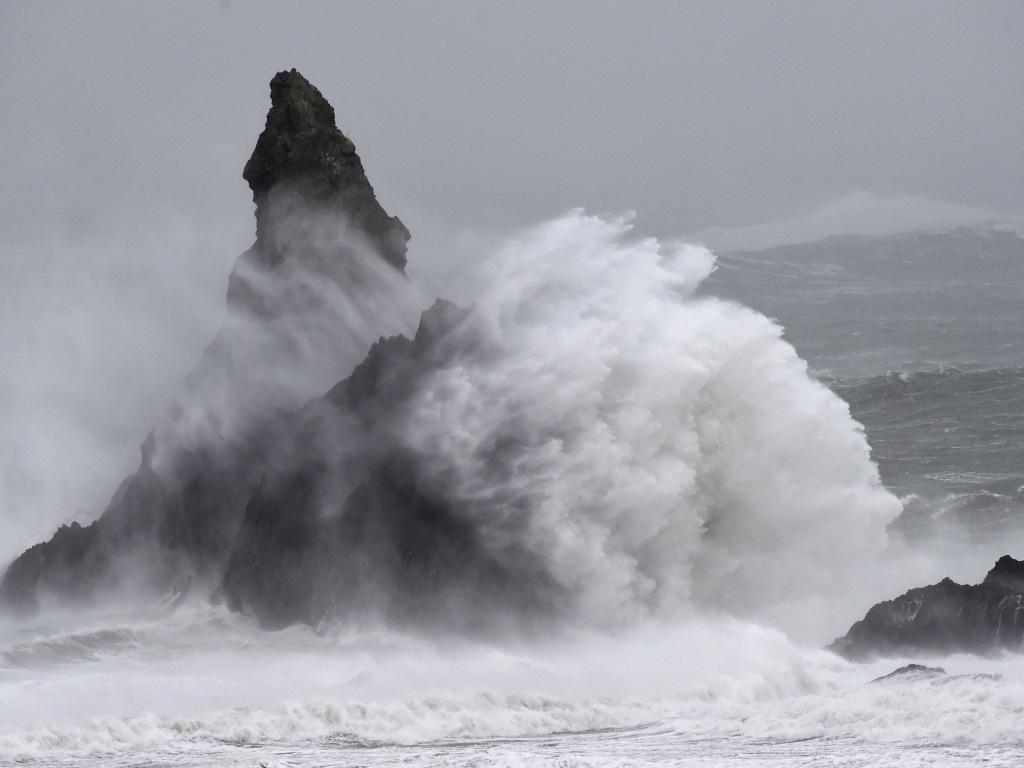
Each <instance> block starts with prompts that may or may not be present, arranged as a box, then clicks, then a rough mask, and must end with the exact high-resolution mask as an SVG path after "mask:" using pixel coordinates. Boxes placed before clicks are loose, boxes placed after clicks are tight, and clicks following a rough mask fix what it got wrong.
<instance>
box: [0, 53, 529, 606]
mask: <svg viewBox="0 0 1024 768" xmlns="http://www.w3.org/2000/svg"><path fill="white" fill-rule="evenodd" d="M271 101H272V104H271V108H270V111H269V114H268V116H267V124H266V128H265V130H264V131H263V133H262V134H261V135H260V137H259V140H258V141H257V144H256V148H255V150H254V152H253V154H252V157H251V158H250V160H249V162H248V163H247V164H246V166H245V170H244V174H243V175H244V178H245V179H246V180H247V181H248V182H249V185H250V187H251V188H252V191H253V198H254V201H255V203H256V219H257V235H256V242H255V244H254V245H253V247H252V248H251V249H250V250H249V251H247V252H246V253H245V254H243V255H242V256H241V257H240V258H239V260H238V262H237V263H236V266H235V269H234V270H233V272H232V275H231V278H230V280H229V287H228V310H229V314H228V319H227V321H226V322H225V326H224V328H223V329H222V330H221V332H220V333H219V334H218V336H217V338H216V339H215V340H214V341H213V343H212V344H211V345H210V346H209V347H208V348H207V350H206V352H205V353H204V355H203V358H202V360H201V361H200V362H199V364H198V366H197V368H196V370H195V371H194V372H193V373H192V374H190V376H189V377H188V379H187V380H186V382H185V385H184V392H183V395H182V397H181V398H179V401H178V402H176V403H175V405H174V406H172V408H171V410H170V413H169V414H168V416H167V417H166V418H165V419H164V420H163V421H162V422H161V423H160V424H158V426H157V427H156V428H155V429H154V431H153V432H152V433H151V434H150V436H149V437H148V438H147V440H146V442H145V444H144V445H143V448H142V462H141V465H140V467H139V469H138V471H137V472H136V473H135V474H133V475H132V476H130V477H128V478H127V479H126V480H125V481H124V482H123V483H122V485H121V487H120V488H119V489H118V491H117V492H116V493H115V495H114V497H113V498H112V500H111V502H110V504H109V506H108V507H107V509H106V511H105V512H104V513H103V514H102V515H101V516H100V517H99V519H97V520H96V521H95V522H93V523H92V524H91V525H87V526H82V525H79V524H77V523H75V524H72V525H70V526H62V527H61V528H60V529H59V530H58V531H57V532H56V533H55V534H54V535H53V537H52V538H51V539H50V540H49V541H47V542H43V543H40V544H37V545H35V546H34V547H31V548H30V549H28V550H27V551H26V552H24V553H23V554H22V555H21V556H19V557H18V558H17V559H16V560H15V561H14V562H13V563H12V564H11V565H10V566H9V568H8V569H7V571H6V572H5V573H4V575H3V578H2V580H0V606H3V607H5V608H7V609H8V610H15V611H22V612H24V611H32V610H34V609H36V608H38V607H39V606H40V605H43V604H48V603H56V604H72V605H85V604H88V603H89V602H91V601H93V600H95V599H97V598H99V597H100V596H103V595H108V596H109V595H111V594H114V595H116V594H119V593H135V594H138V595H141V596H143V597H146V598H151V597H153V596H161V595H165V596H166V595H170V596H172V597H174V598H175V599H180V597H181V596H182V593H183V592H184V591H185V590H187V589H189V588H194V587H195V586H198V585H202V586H203V587H204V588H205V589H207V590H208V591H209V592H211V593H213V594H214V596H220V597H223V598H224V599H226V600H227V601H228V603H229V604H230V605H231V606H233V607H235V608H236V609H239V610H244V611H246V612H248V613H251V614H253V615H254V616H256V617H257V618H258V619H259V620H260V621H261V622H263V623H264V624H266V625H268V626H282V625H284V624H288V623H292V622H296V621H302V622H309V623H316V622H318V621H320V620H321V619H323V618H325V617H326V616H329V615H330V614H332V613H337V612H340V611H342V610H346V611H349V612H352V611H360V610H368V606H369V605H370V604H371V603H373V605H374V606H375V610H376V611H377V612H378V613H383V614H388V615H391V614H393V615H396V616H404V615H406V614H409V615H412V614H416V615H422V616H426V615H428V614H429V615H430V616H433V617H436V618H437V620H439V621H442V622H443V621H445V618H444V610H439V606H438V605H436V604H432V603H430V601H429V600H427V599H425V596H426V595H428V594H431V593H435V592H436V591H437V590H438V589H440V588H441V586H443V585H444V584H446V583H449V582H451V583H454V582H455V581H458V582H459V583H461V584H469V585H471V587H470V588H467V590H468V592H474V593H478V594H479V593H494V594H498V593H500V594H501V595H502V597H503V599H504V598H507V601H506V602H507V603H508V605H509V606H510V608H511V607H514V606H515V605H518V604H520V603H522V602H523V601H530V600H532V599H533V597H532V596H531V595H532V593H531V595H526V594H525V593H521V591H519V590H517V587H516V584H515V581H514V580H513V579H512V577H511V575H510V574H509V572H508V570H507V569H506V568H504V567H503V566H501V565H500V564H498V563H497V562H495V561H493V560H492V559H488V557H487V556H485V555H484V554H483V551H482V550H481V549H480V548H479V547H476V546H475V542H474V540H473V533H472V531H471V530H470V529H469V528H468V527H467V526H466V525H465V524H463V523H460V522H458V521H457V520H456V519H455V517H453V516H452V514H451V510H450V509H448V508H447V507H446V505H445V502H444V500H443V499H442V498H439V497H437V496H432V495H431V494H430V493H429V492H428V491H425V490H424V489H421V488H420V487H419V486H418V484H417V474H416V467H415V457H409V456H405V455H402V454H401V452H399V451H397V450H395V449H393V448H391V447H390V446H388V445H387V444H386V441H384V442H382V443H381V444H380V445H379V446H378V447H376V448H374V449H372V450H371V449H370V448H368V447H367V448H365V450H364V449H363V448H362V447H360V446H356V447H355V448H351V449H350V448H348V447H346V448H345V450H343V451H341V454H344V455H340V454H339V453H338V451H334V452H332V451H331V450H326V449H325V450H323V451H320V450H318V449H319V448H322V447H323V445H322V444H323V443H325V442H326V441H329V440H334V439H336V436H335V435H334V434H333V433H332V431H331V425H332V424H337V423H338V422H339V420H348V421H350V422H352V424H354V425H356V426H357V427H358V425H360V424H371V423H372V422H373V421H374V419H377V418H379V417H382V415H383V414H386V412H387V408H388V404H389V403H393V402H394V401H396V400H398V399H400V398H401V397H402V388H403V386H407V385H408V382H409V381H411V380H412V379H413V378H414V377H415V376H416V375H418V374H420V373H422V372H423V371H426V370H429V368H430V365H431V364H432V362H431V361H433V360H435V359H437V356H438V355H440V354H441V352H440V351H439V350H440V349H441V348H442V346H443V345H442V343H441V342H442V340H443V339H444V337H445V335H446V333H447V332H448V330H449V329H450V328H451V327H453V326H454V325H456V324H457V323H458V322H460V321H461V320H462V319H463V318H464V316H465V311H464V310H460V309H458V308H457V307H455V306H454V305H451V304H448V303H447V302H439V303H438V304H437V305H435V306H434V307H433V308H432V309H431V310H429V311H427V312H426V313H424V315H423V317H422V319H421V322H420V327H419V330H418V332H417V333H416V334H415V335H414V336H413V337H412V338H411V339H410V338H406V337H405V336H401V335H395V336H391V337H390V338H384V337H383V336H380V340H379V342H378V343H376V344H374V345H373V347H372V348H370V350H369V355H368V357H367V358H366V360H365V361H364V362H363V363H362V364H360V365H358V366H357V367H356V368H355V370H354V371H353V367H352V366H353V365H354V364H355V362H357V361H358V359H359V358H358V357H356V358H355V359H354V360H353V361H352V362H351V364H348V365H347V371H351V375H348V376H347V377H345V378H344V379H343V380H342V381H341V382H339V383H337V384H336V386H333V387H332V388H330V391H329V392H328V394H327V395H325V396H321V397H312V399H310V398H309V397H308V396H303V395H302V390H301V387H299V388H298V389H296V385H294V382H293V381H292V379H297V380H302V381H303V386H307V387H308V386H313V387H315V386H316V384H315V383H314V384H312V385H309V384H307V383H305V382H306V379H307V378H309V379H310V380H312V381H313V382H317V381H318V378H317V377H318V376H319V377H320V380H322V381H323V382H326V386H324V387H323V388H322V389H320V390H319V392H320V393H323V392H324V391H325V390H326V389H328V387H330V384H332V383H335V382H338V377H337V374H336V373H334V374H333V378H332V372H333V371H337V370H339V369H340V370H342V371H345V370H346V362H345V360H344V359H342V358H344V354H343V352H344V350H350V349H358V350H359V352H358V354H359V355H365V354H366V351H367V348H368V347H369V346H370V345H369V341H371V340H372V339H373V338H377V334H378V333H379V332H380V330H383V326H386V325H387V323H386V322H384V321H383V319H382V318H383V317H384V316H386V315H387V314H388V312H389V311H390V309H391V308H392V306H391V305H392V304H395V303H399V304H400V303H401V299H402V297H403V296H404V294H402V293H401V291H402V287H401V286H402V285H405V284H407V282H408V281H407V280H406V278H405V277H404V266H405V263H406V243H407V241H408V240H409V233H408V230H406V228H405V226H404V225H403V224H402V223H401V221H399V220H398V219H397V218H396V217H393V216H390V215H388V214H387V212H386V211H385V210H384V209H383V208H382V207H381V206H380V204H379V203H378V201H377V199H376V197H375V195H374V192H373V188H372V187H371V185H370V183H369V181H368V180H367V178H366V175H365V173H364V171H363V167H362V163H361V161H360V159H359V156H358V155H357V154H356V152H355V146H354V145H353V143H352V142H351V141H350V140H349V139H348V138H347V137H345V136H344V135H343V134H342V133H341V132H340V131H339V130H338V128H337V126H336V125H335V115H334V110H333V108H332V107H331V105H330V104H328V102H327V101H326V100H325V99H324V98H323V96H322V95H321V94H320V92H319V91H318V90H317V89H316V88H315V87H313V86H312V85H311V84H310V83H309V82H308V81H307V80H306V79H305V78H303V77H302V75H300V74H299V73H298V72H296V71H295V70H291V71H290V72H281V73H278V74H277V75H276V76H275V77H274V78H273V80H272V81H271ZM396 285H397V286H398V287H397V288H395V286H396ZM339 296H341V297H342V298H343V299H344V301H341V300H339V298H338V297H339ZM396 296H397V297H398V300H396ZM399 309H403V308H399ZM404 311H406V312H407V308H404ZM348 315H352V316H354V319H351V318H349V317H348ZM348 320H351V322H349V323H348V325H346V321H348ZM378 320H380V322H379V323H378V322H377V321H378ZM378 325H380V326H382V328H381V329H378V328H377V326H378ZM349 326H353V327H354V328H355V330H353V328H352V327H349ZM364 336H365V337H367V339H368V340H367V342H366V343H365V344H364V345H362V346H360V344H361V343H362V339H363V337H364ZM302 366H306V367H307V368H312V369H314V370H312V371H310V370H305V369H303V370H299V371H296V372H293V371H291V370H289V369H290V367H297V368H301V367H302ZM306 374H309V376H307V375H306ZM303 403H304V404H303ZM353 429H354V431H353V430H352V429H350V430H349V431H348V432H347V434H349V435H353V434H355V435H359V434H363V435H364V436H365V434H366V433H367V432H368V430H369V428H368V427H358V428H353ZM332 461H335V462H336V465H332V464H331V462H332ZM342 476H343V477H342ZM328 490H330V492H331V494H333V495H331V494H328ZM329 495H330V498H328V496H329ZM325 505H326V506H325ZM331 505H333V506H331ZM328 507H331V508H329V509H328ZM456 577H458V578H456ZM455 592H457V590H454V591H453V590H448V592H447V597H446V598H445V599H446V600H447V601H448V604H451V601H452V599H453V595H454V594H455ZM465 597H466V599H471V596H470V595H468V594H467V595H465Z"/></svg>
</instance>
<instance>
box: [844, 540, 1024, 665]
mask: <svg viewBox="0 0 1024 768" xmlns="http://www.w3.org/2000/svg"><path fill="white" fill-rule="evenodd" d="M1022 642H1024V562H1022V561H1019V560H1015V559H1013V558H1012V557H1010V556H1009V555H1004V556H1003V557H1001V558H1000V559H999V560H998V561H997V562H996V564H995V566H994V567H993V568H992V570H991V571H989V572H988V575H987V576H986V577H985V579H984V581H982V582H981V584H975V585H963V584H957V583H955V582H953V581H952V580H950V579H943V580H942V581H940V582H939V583H938V584H933V585H931V586H929V587H920V588H918V589H912V590H910V591H909V592H907V593H906V594H905V595H902V596H900V597H897V598H896V599H895V600H888V601H886V602H883V603H879V604H878V605H875V606H873V607H872V608H871V610H869V611H868V612H867V615H866V616H865V617H864V618H863V619H862V620H860V621H858V622H857V623H856V624H854V625H853V626H852V627H850V631H849V632H847V633H846V635H844V636H843V637H841V638H839V639H837V640H836V641H835V642H834V643H832V645H831V646H829V647H830V648H831V649H832V650H834V651H836V652H837V653H839V654H840V655H842V656H845V657H847V658H849V659H854V660H863V659H867V658H871V657H875V656H895V655H906V654H908V653H923V654H930V655H941V654H949V653H977V654H989V653H995V652H999V651H1020V650H1021V646H1022Z"/></svg>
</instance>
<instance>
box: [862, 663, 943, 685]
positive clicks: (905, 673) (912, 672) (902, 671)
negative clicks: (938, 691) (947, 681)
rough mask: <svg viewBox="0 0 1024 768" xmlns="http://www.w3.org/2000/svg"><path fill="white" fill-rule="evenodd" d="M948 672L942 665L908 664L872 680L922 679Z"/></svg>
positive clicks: (879, 681)
mask: <svg viewBox="0 0 1024 768" xmlns="http://www.w3.org/2000/svg"><path fill="white" fill-rule="evenodd" d="M945 674H946V670H944V669H943V668H942V667H927V666H925V665H924V664H907V665H905V666H902V667H899V668H898V669H894V670H893V671H892V672H890V673H889V674H888V675H882V676H881V677H876V678H875V679H874V680H872V681H871V682H872V683H881V682H885V681H886V680H909V679H912V680H920V679H922V678H924V679H932V678H936V677H942V676H944V675H945Z"/></svg>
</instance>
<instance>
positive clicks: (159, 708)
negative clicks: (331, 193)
mask: <svg viewBox="0 0 1024 768" xmlns="http://www.w3.org/2000/svg"><path fill="white" fill-rule="evenodd" d="M411 257H412V258H415V255H414V254H411ZM481 271H482V274H484V275H486V274H487V273H488V272H491V273H493V275H494V277H493V278H492V279H491V282H490V283H486V282H485V283H484V288H483V289H482V292H481V295H480V297H479V300H478V304H477V306H478V307H479V308H480V310H479V311H480V312H481V314H482V316H483V320H484V327H486V328H488V329H490V332H492V333H493V335H494V338H496V339H498V340H500V344H499V345H498V347H497V348H499V349H500V350H501V352H500V354H496V353H493V352H492V353H489V354H486V355H481V356H473V354H468V355H467V356H466V357H464V358H463V359H462V361H461V364H460V366H459V367H458V369H457V370H456V369H454V368H453V369H451V370H447V371H444V372H442V373H441V374H439V375H438V376H437V377H435V378H434V379H432V380H431V381H430V382H429V384H428V385H427V386H425V388H424V390H423V392H422V393H421V397H419V398H418V399H415V400H414V403H415V404H416V405H417V409H416V410H415V411H413V412H411V413H410V414H407V418H408V420H407V421H406V422H404V423H405V424H406V426H407V427H408V428H409V430H410V435H412V437H410V438H409V439H410V441H412V443H414V444H415V445H418V446H421V447H422V446H426V447H428V448H429V449H430V450H431V451H433V452H434V453H435V454H436V456H437V457H438V463H439V465H444V466H448V467H451V466H455V467H457V468H459V469H460V470H461V469H464V468H465V467H467V466H469V464H468V463H467V462H468V461H469V459H468V458H467V456H468V454H467V448H466V445H467V444H472V445H477V444H479V441H480V439H481V438H480V435H494V434H502V430H505V431H507V430H509V429H511V427H510V426H509V424H514V428H515V431H516V432H515V433H516V435H518V436H520V437H521V439H522V440H525V441H526V442H527V444H528V445H530V446H531V447H532V448H533V449H534V451H533V453H532V454H531V455H524V456H520V457H517V460H516V463H515V468H516V471H515V472H512V473H509V474H510V476H509V477H505V476H504V475H502V476H501V477H497V478H490V479H489V480H488V482H489V483H490V485H488V487H487V488H484V489H481V487H479V484H474V483H478V480H479V473H477V474H476V475H474V476H473V478H471V477H469V476H468V475H467V476H466V477H462V476H461V475H459V473H458V472H456V473H455V474H456V475H457V477H456V478H455V479H454V480H452V486H451V488H452V492H453V493H457V494H463V495H464V496H465V497H467V498H470V497H472V498H473V499H476V500H478V501H479V500H480V499H483V498H484V497H485V496H486V499H485V501H487V500H493V499H499V500H503V501H507V500H508V499H509V498H513V499H520V498H528V499H529V500H530V507H529V508H530V510H531V513H530V516H529V518H528V520H526V521H525V522H524V523H523V524H522V525H519V526H516V527H515V528H514V529H512V532H511V533H510V532H509V529H508V528H507V527H506V528H502V527H500V526H498V525H497V524H496V523H493V521H492V520H491V517H487V519H486V520H484V519H483V516H485V514H486V515H492V513H493V509H492V507H491V506H488V503H485V501H479V505H478V506H477V507H474V509H478V510H480V514H481V516H482V520H481V522H480V523H479V525H480V526H481V530H487V531H489V532H492V533H494V535H498V534H503V535H516V536H520V537H522V538H521V541H524V542H527V543H528V544H529V547H530V549H531V551H532V552H534V553H535V554H536V556H537V557H538V558H539V559H540V560H541V561H542V562H544V563H545V564H546V566H547V571H548V573H550V574H553V575H554V577H555V578H557V579H558V581H559V582H560V583H561V584H563V585H565V586H566V588H567V589H568V590H569V591H570V592H571V594H573V595H574V596H575V603H574V610H573V612H572V613H571V615H567V616H566V617H565V620H564V622H562V623H560V624H559V625H557V626H555V627H551V626H545V627H542V628H537V629H536V631H534V632H523V631H507V632H505V631H502V628H501V627H494V628H492V631H490V632H483V633H477V634H474V635H473V636H460V635H458V634H457V633H450V634H444V633H438V632H436V631H429V632H428V631H417V630H415V629H414V628H404V629H399V628H396V627H393V626H386V625H383V624H381V623H380V622H379V621H376V620H375V619H374V618H373V617H372V616H360V617H356V618H353V619H351V620H350V621H342V622H331V623H329V624H325V625H322V626H319V627H305V626H296V627H290V628H287V629H284V630H280V631H274V632H270V631H265V630H262V629H260V628H259V627H257V626H256V625H255V624H254V622H253V621H251V620H250V619H249V618H247V617H245V616H241V615H239V614H236V613H232V612H230V611H228V610H227V609H226V608H225V607H224V606H222V605H219V604H217V603H216V601H210V600H208V599H206V598H205V597H204V596H196V595H193V596H190V598H189V599H187V600H185V601H170V600H168V601H166V602H165V603H163V604H160V603H150V604H147V603H138V602H136V603H132V604H125V603H122V602H119V601H111V603H110V604H109V605H101V606H98V607H96V608H94V609H91V610H88V611H82V612H79V613H76V612H73V611H69V610H56V609H54V610H50V611H45V612H43V613H41V614H40V615H38V616H37V617H34V618H32V619H25V620H15V619H11V618H9V617H8V618H3V619H0V765H27V766H93V765H100V764H102V765H108V766H150V767H155V766H250V767H255V766H268V767H269V766H280V767H283V766H336V765H350V766H384V765H388V766H392V765H405V766H474V767H477V768H483V767H485V766H558V767H559V768H573V767H576V766H640V765H675V766H782V765H785V766H792V765H808V766H811V765H813V766H817V765H829V766H879V765H900V766H913V765H943V766H956V765H978V764H981V763H985V764H987V765H993V766H1001V765H1019V764H1020V763H1021V761H1022V759H1024V661H1022V660H1021V659H1020V658H1019V657H1017V656H1005V657H995V658H978V657H973V656H966V655H964V656H953V657H944V658H940V659H927V658H921V657H917V656H915V657H912V658H907V659H882V660H877V661H873V662H870V663H866V664H853V663H850V662H847V661H845V660H843V659H841V658H839V657H837V656H835V655H834V654H832V653H830V652H828V651H825V650H823V646H824V645H826V644H827V643H828V642H830V641H831V640H832V639H833V638H835V637H836V636H838V635H841V634H843V633H845V632H846V630H847V629H848V628H849V626H850V624H852V623H853V622H854V621H855V620H857V619H859V618H861V617H862V616H863V614H864V613H865V611H866V610H867V609H868V608H869V607H870V606H871V605H872V604H873V603H874V602H877V601H878V600H881V599H887V598H890V597H895V596H896V595H898V594H901V593H902V592H904V591H906V590H907V589H909V588H911V587H913V586H920V585H923V584H926V583H933V582H935V581H938V580H939V579H941V578H942V577H943V576H947V575H948V576H951V577H952V578H954V579H956V580H958V581H963V582H969V583H975V582H978V581H980V580H981V579H982V578H983V576H984V574H985V572H986V571H987V570H988V568H990V567H991V565H992V564H993V563H994V562H995V560H996V559H997V558H998V557H999V556H1001V555H1003V554H1011V555H1014V556H1020V555H1021V554H1022V553H1024V466H1022V464H1021V462H1020V460H1019V457H1020V456H1021V455H1022V450H1021V449H1022V447H1024V422H1022V415H1021V413H1022V410H1021V408H1020V405H1019V404H1020V402H1021V395H1024V355H1022V345H1021V343H1020V341H1019V337H1020V334H1019V332H1018V328H1019V323H1020V318H1021V317H1022V315H1024V279H1022V278H1024V238H1022V237H1021V235H1020V234H1019V233H1017V232H1015V231H1013V230H1012V229H1008V228H999V227H989V228H983V227H979V228H974V229H956V230H949V231H930V232H916V233H908V234H901V235H889V236H842V237H834V238H829V239H826V240H823V241H819V242H815V243H809V244H800V245H791V246H780V247H777V248H773V249H769V250H764V251H757V252H721V253H717V254H714V255H712V254H711V253H710V252H709V251H707V250H706V249H703V248H700V247H696V246H681V245H671V244H658V243H657V242H655V241H653V240H651V239H636V238H634V237H633V236H632V235H631V233H630V230H629V223H628V221H627V220H626V219H601V218H598V217H588V216H584V215H583V214H581V213H579V212H573V213H570V214H567V215H566V216H564V217H561V218H560V219H556V220H554V221H552V222H548V223H546V224H543V225H539V226H538V227H535V228H533V229H531V230H529V231H528V232H526V233H524V234H522V235H520V236H517V237H516V238H514V239H513V240H511V241H509V242H508V243H506V244H504V245H502V246H500V247H497V248H496V249H495V252H494V253H493V254H492V255H491V256H490V257H489V258H488V259H486V260H484V261H483V262H482V267H481ZM144 436H145V435H138V436H137V440H136V443H138V442H141V441H142V439H143V438H144ZM449 438H450V439H449ZM474 441H475V442H474ZM869 451H870V452H869ZM538 456H539V458H537V457H538ZM876 467H877V470H876ZM474 478H476V480H474ZM120 479H121V478H120V477H111V478H109V483H110V490H111V493H112V492H113V490H114V488H116V486H117V484H118V482H119V481H120ZM484 491H488V492H490V491H493V493H488V494H485V493H484ZM524 494H525V496H524ZM0 526H3V521H0ZM487 526H491V527H490V528H487ZM0 533H3V534H4V535H5V537H6V538H7V542H5V549H9V550H10V551H15V550H17V548H18V547H19V546H20V547H24V546H29V545H31V544H32V543H35V542H34V540H32V539H26V540H24V541H20V542H18V546H13V545H12V543H11V538H10V537H12V536H24V533H23V527H15V526H12V527H9V528H8V530H6V531H5V530H4V529H3V528H0ZM528 577H529V574H526V573H524V576H523V578H524V579H525V578H528ZM466 610H472V606H469V607H467V608H466ZM909 662H918V663H925V664H928V665H930V666H932V667H941V668H942V669H943V672H918V673H913V674H906V675H901V676H897V677H894V678H889V679H884V680H881V679H879V678H882V677H884V676H886V675H887V674H888V673H890V672H892V671H893V670H894V669H896V668H897V667H900V666H902V665H904V664H907V663H909Z"/></svg>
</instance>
